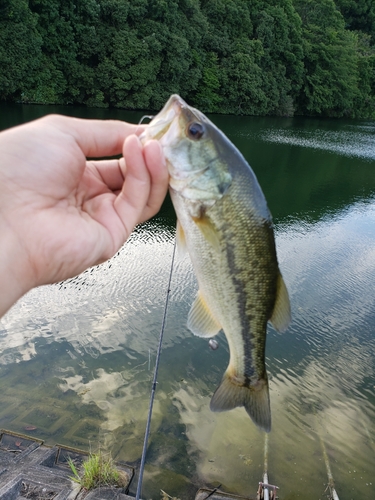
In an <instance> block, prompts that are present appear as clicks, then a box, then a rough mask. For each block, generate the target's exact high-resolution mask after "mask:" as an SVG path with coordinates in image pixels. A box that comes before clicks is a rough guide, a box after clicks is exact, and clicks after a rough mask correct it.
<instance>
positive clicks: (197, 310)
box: [187, 291, 221, 338]
mask: <svg viewBox="0 0 375 500" xmlns="http://www.w3.org/2000/svg"><path fill="white" fill-rule="evenodd" d="M187 326H188V328H189V330H191V331H192V332H193V333H194V335H197V336H198V337H204V338H209V337H213V336H215V335H216V334H217V333H219V331H220V329H221V325H220V324H219V323H218V322H217V321H216V319H215V318H214V317H213V316H212V313H211V311H210V309H209V307H208V305H207V303H206V301H205V300H204V298H203V296H202V294H201V292H200V291H198V293H197V296H196V297H195V300H194V302H193V305H192V306H191V309H190V312H189V315H188V323H187Z"/></svg>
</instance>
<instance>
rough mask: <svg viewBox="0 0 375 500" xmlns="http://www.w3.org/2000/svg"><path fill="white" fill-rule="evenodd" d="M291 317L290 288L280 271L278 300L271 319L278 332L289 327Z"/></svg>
mask: <svg viewBox="0 0 375 500" xmlns="http://www.w3.org/2000/svg"><path fill="white" fill-rule="evenodd" d="M291 319H292V315H291V312H290V302H289V295H288V290H287V288H286V286H285V283H284V280H283V277H282V276H281V274H280V273H279V276H278V279H277V293H276V301H275V306H274V308H273V313H272V316H271V319H270V321H271V323H272V324H273V326H274V327H275V328H276V330H277V331H278V332H284V331H285V330H286V329H287V328H288V326H289V323H290V321H291Z"/></svg>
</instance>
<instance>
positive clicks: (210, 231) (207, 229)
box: [193, 215, 220, 252]
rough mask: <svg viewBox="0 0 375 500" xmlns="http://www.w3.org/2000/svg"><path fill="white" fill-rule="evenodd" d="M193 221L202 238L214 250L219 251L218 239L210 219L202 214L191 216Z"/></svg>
mask: <svg viewBox="0 0 375 500" xmlns="http://www.w3.org/2000/svg"><path fill="white" fill-rule="evenodd" d="M193 221H194V222H195V224H196V225H197V227H198V228H199V230H200V232H201V233H202V234H203V237H204V239H205V240H206V241H207V242H208V243H209V244H210V245H211V247H213V248H214V249H215V251H216V252H219V251H220V240H219V237H218V234H217V231H216V229H215V226H214V225H213V224H212V222H211V221H210V219H209V218H208V217H206V216H205V215H203V216H202V217H193Z"/></svg>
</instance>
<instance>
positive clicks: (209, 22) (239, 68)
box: [0, 0, 375, 117]
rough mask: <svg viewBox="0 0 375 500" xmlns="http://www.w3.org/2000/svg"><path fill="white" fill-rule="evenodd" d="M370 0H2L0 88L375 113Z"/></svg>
mask: <svg viewBox="0 0 375 500" xmlns="http://www.w3.org/2000/svg"><path fill="white" fill-rule="evenodd" d="M374 42H375V7H374V2H373V0H336V2H334V0H64V2H61V1H60V0H0V67H1V72H0V99H3V100H16V101H20V102H32V103H47V104H48V103H61V104H66V103H74V104H86V105H88V106H99V107H108V106H116V107H121V108H128V109H159V108H160V107H161V106H162V105H163V104H164V102H165V101H166V99H167V98H168V96H169V95H170V94H172V93H179V94H180V95H181V96H182V97H184V98H185V99H186V100H187V101H188V102H189V103H191V104H193V105H195V106H197V107H199V108H200V109H202V110H203V111H206V112H219V113H241V114H257V115H267V114H273V115H292V114H293V113H298V114H307V115H321V116H353V117H355V116H361V117H374V116H375V47H374V45H375V44H374Z"/></svg>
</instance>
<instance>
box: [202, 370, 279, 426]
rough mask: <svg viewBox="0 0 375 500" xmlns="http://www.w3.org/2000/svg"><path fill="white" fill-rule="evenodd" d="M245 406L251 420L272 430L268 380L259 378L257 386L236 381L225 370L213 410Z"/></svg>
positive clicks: (212, 403) (215, 395)
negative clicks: (244, 384) (243, 384)
mask: <svg viewBox="0 0 375 500" xmlns="http://www.w3.org/2000/svg"><path fill="white" fill-rule="evenodd" d="M237 406H244V407H245V410H246V411H247V413H248V415H249V416H250V418H251V420H252V421H253V422H254V423H255V424H256V425H257V426H258V427H259V428H260V429H262V430H263V431H265V432H270V430H271V409H270V397H269V391H268V381H267V380H264V379H262V380H259V381H258V382H257V385H256V386H251V385H250V386H242V385H239V384H238V383H235V382H234V381H233V379H232V378H231V377H230V375H228V373H227V372H225V374H224V377H223V380H222V381H221V384H220V385H219V387H218V388H217V389H216V391H215V394H214V395H213V396H212V399H211V404H210V408H211V410H212V411H215V412H216V411H227V410H232V409H233V408H236V407H237Z"/></svg>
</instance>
